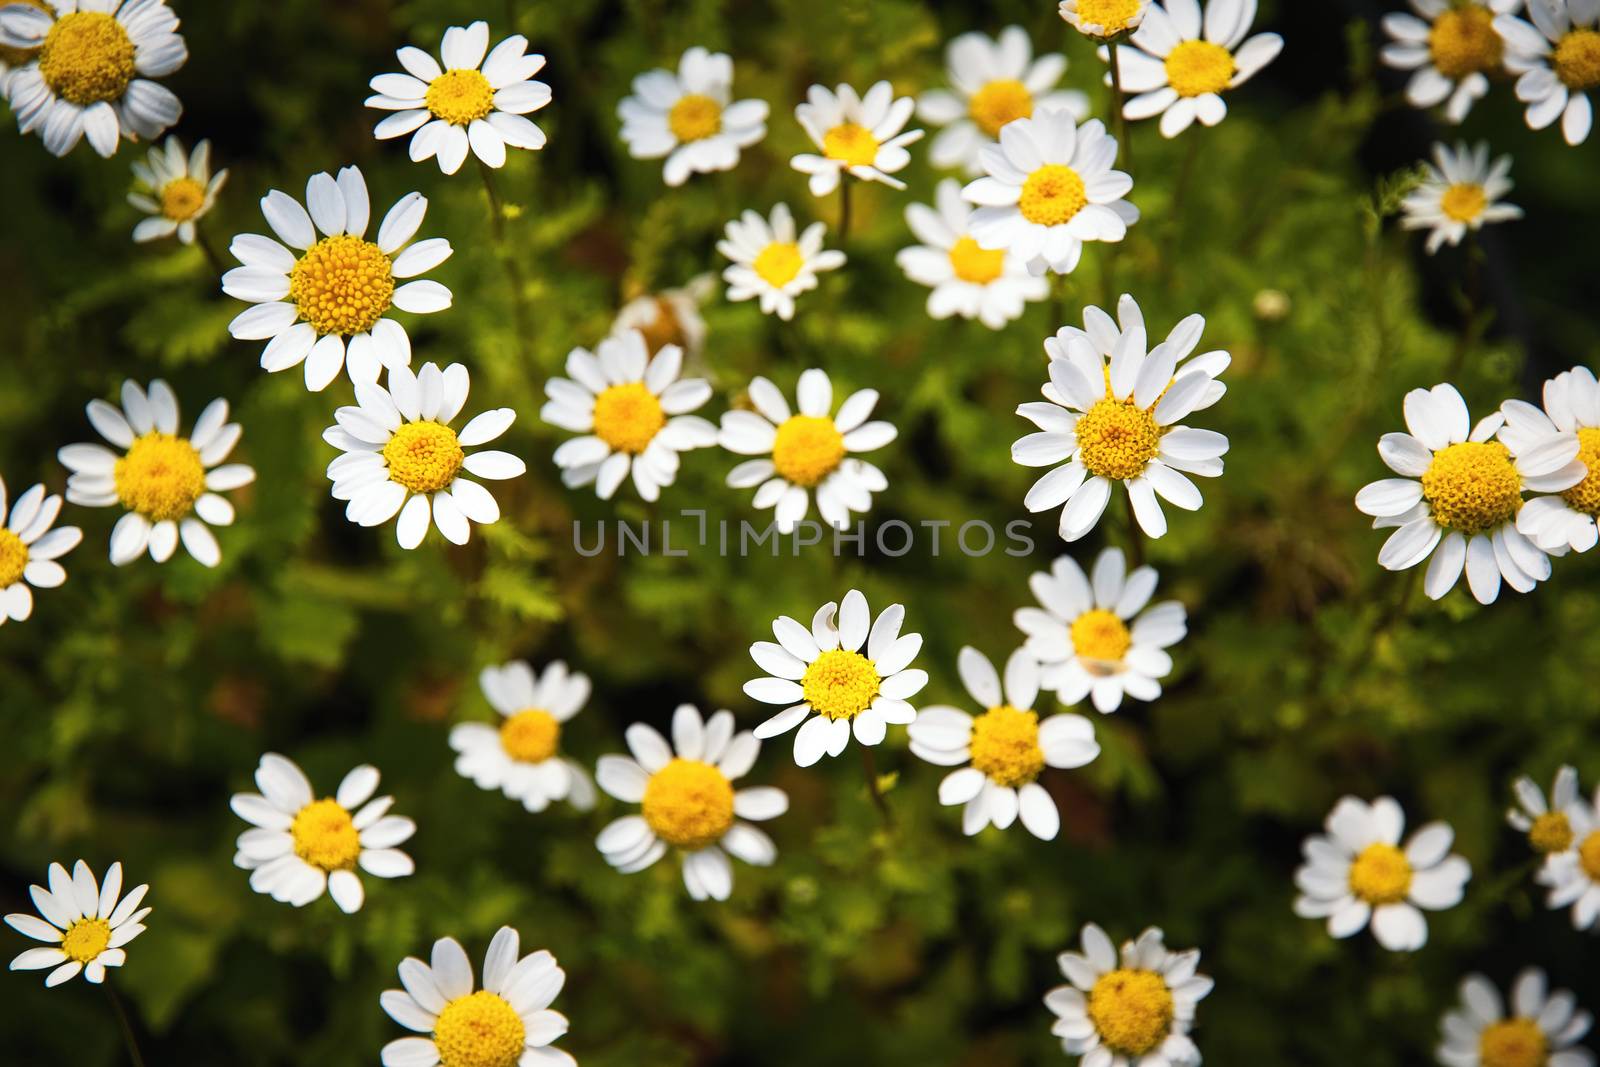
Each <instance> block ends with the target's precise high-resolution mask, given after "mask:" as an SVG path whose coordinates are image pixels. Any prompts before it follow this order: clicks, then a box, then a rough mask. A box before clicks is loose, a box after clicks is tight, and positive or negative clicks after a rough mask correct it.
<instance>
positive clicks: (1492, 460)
mask: <svg viewBox="0 0 1600 1067" xmlns="http://www.w3.org/2000/svg"><path fill="white" fill-rule="evenodd" d="M1405 415H1406V427H1407V429H1409V430H1410V431H1411V432H1410V433H1388V434H1384V435H1383V437H1382V438H1381V439H1380V440H1379V442H1378V455H1379V456H1381V457H1382V458H1383V461H1384V463H1385V464H1387V465H1388V467H1389V469H1390V470H1392V471H1394V472H1395V473H1396V474H1398V475H1401V477H1399V478H1386V479H1384V480H1382V481H1377V482H1373V483H1372V484H1370V485H1368V486H1366V487H1365V488H1363V489H1362V490H1361V492H1360V493H1358V494H1356V507H1358V508H1360V509H1361V511H1362V512H1364V513H1365V514H1367V515H1371V516H1373V517H1374V521H1373V524H1372V525H1373V528H1374V529H1385V528H1395V532H1394V533H1393V534H1391V535H1390V537H1389V540H1388V541H1386V542H1385V543H1384V546H1383V548H1382V550H1380V551H1379V553H1378V563H1379V565H1380V566H1382V567H1384V568H1385V569H1387V570H1391V571H1403V570H1406V569H1407V568H1410V567H1415V566H1416V565H1417V564H1419V563H1421V562H1422V561H1423V560H1425V559H1427V558H1428V556H1429V555H1432V556H1433V562H1432V563H1430V564H1429V565H1428V574H1427V577H1426V579H1425V581H1424V584H1423V588H1424V589H1426V590H1427V593H1428V596H1429V597H1431V598H1432V599H1434V600H1438V599H1439V598H1440V597H1442V596H1444V595H1445V594H1446V593H1448V592H1449V591H1450V590H1451V589H1452V588H1454V587H1455V584H1456V580H1457V579H1459V578H1460V577H1461V571H1462V567H1463V566H1465V568H1466V572H1467V584H1468V586H1469V587H1470V588H1471V589H1472V595H1473V596H1474V597H1476V598H1477V600H1478V602H1479V603H1480V604H1492V603H1494V600H1495V597H1497V596H1499V595H1500V583H1501V579H1502V578H1503V579H1504V580H1505V583H1506V584H1507V585H1509V586H1511V588H1513V589H1515V590H1516V591H1517V592H1519V593H1526V592H1528V591H1529V590H1531V589H1532V588H1533V587H1534V585H1535V584H1537V583H1539V582H1542V581H1544V580H1545V579H1546V578H1548V577H1550V559H1549V557H1548V556H1546V555H1545V553H1544V551H1543V550H1542V549H1540V548H1539V546H1537V545H1535V544H1534V543H1533V542H1532V541H1530V540H1528V538H1527V537H1526V536H1524V535H1523V534H1521V533H1519V532H1518V531H1517V527H1516V519H1517V512H1518V511H1519V510H1521V508H1522V494H1523V491H1524V490H1527V489H1543V490H1546V491H1554V490H1561V489H1567V488H1570V487H1571V486H1572V485H1574V484H1576V483H1577V482H1578V481H1579V480H1581V479H1582V477H1583V474H1582V471H1579V470H1576V468H1575V467H1574V466H1573V464H1572V461H1573V459H1574V458H1575V457H1576V456H1577V454H1578V442H1577V440H1576V439H1574V438H1573V437H1571V436H1570V435H1562V434H1548V435H1538V434H1528V435H1520V434H1518V435H1513V437H1512V439H1511V440H1510V441H1506V440H1504V439H1502V440H1498V441H1497V440H1494V437H1495V434H1496V433H1498V432H1499V430H1500V428H1501V426H1502V425H1503V424H1504V423H1505V416H1504V415H1502V414H1500V413H1499V412H1495V413H1494V414H1492V415H1487V416H1485V417H1484V418H1483V419H1481V420H1479V422H1478V423H1477V425H1476V426H1474V425H1473V424H1472V421H1471V418H1470V416H1469V415H1468V414H1467V404H1466V401H1464V400H1462V399H1461V394H1460V393H1458V392H1457V391H1456V388H1455V386H1453V385H1436V386H1434V387H1433V388H1432V389H1431V390H1430V389H1413V390H1412V391H1411V392H1409V393H1407V394H1406V399H1405ZM1512 445H1515V446H1516V447H1515V450H1513V448H1512V447H1511V446H1512ZM1435 548H1437V549H1438V550H1439V551H1438V552H1437V553H1435V552H1434V549H1435Z"/></svg>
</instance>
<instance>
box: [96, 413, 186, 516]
mask: <svg viewBox="0 0 1600 1067" xmlns="http://www.w3.org/2000/svg"><path fill="white" fill-rule="evenodd" d="M111 480H112V483H113V484H114V485H115V486H116V489H117V499H118V500H121V501H122V506H123V507H125V508H127V509H128V510H129V511H137V512H138V513H139V514H141V515H143V516H144V517H145V518H147V519H149V520H151V521H152V522H168V521H170V520H173V519H181V518H183V517H184V516H185V515H187V514H189V512H190V510H191V509H192V508H193V507H194V502H195V501H196V500H199V499H200V494H201V493H203V492H205V489H206V470H205V467H203V466H201V464H200V453H199V452H196V451H195V448H194V446H193V445H191V444H190V443H189V440H188V438H186V437H174V436H173V435H172V434H170V433H157V432H154V431H152V432H150V433H147V434H145V435H144V436H142V437H140V438H138V439H136V440H135V441H134V442H133V444H131V445H129V446H128V451H127V454H126V455H124V456H123V457H122V458H121V459H119V460H117V463H116V466H115V467H113V468H112V469H111Z"/></svg>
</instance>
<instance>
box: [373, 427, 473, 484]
mask: <svg viewBox="0 0 1600 1067" xmlns="http://www.w3.org/2000/svg"><path fill="white" fill-rule="evenodd" d="M383 458H384V460H385V461H386V462H387V463H388V464H389V480H390V481H394V482H399V483H400V484H401V485H403V486H405V487H406V488H407V489H409V490H411V491H412V492H413V493H436V492H438V491H439V490H440V489H443V488H444V487H445V486H447V485H449V484H450V483H451V482H453V481H455V477H456V472H457V471H459V470H460V469H461V461H462V460H464V459H465V458H466V453H465V452H463V451H461V441H460V440H459V439H458V438H457V437H456V432H455V431H454V430H452V429H451V428H450V427H448V426H446V425H444V424H443V423H439V422H433V421H431V420H424V421H422V422H407V423H404V424H402V425H401V427H400V428H399V429H398V430H396V431H395V432H394V436H393V437H391V438H389V443H388V444H386V445H384V446H383Z"/></svg>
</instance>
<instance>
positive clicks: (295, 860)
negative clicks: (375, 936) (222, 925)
mask: <svg viewBox="0 0 1600 1067" xmlns="http://www.w3.org/2000/svg"><path fill="white" fill-rule="evenodd" d="M256 785H257V786H258V787H259V788H260V789H261V792H260V793H235V794H234V795H233V797H232V799H230V800H229V801H228V806H229V807H231V808H232V809H233V813H234V814H235V815H237V816H239V818H241V819H243V820H244V821H245V822H247V823H249V824H250V825H251V829H249V830H246V831H245V832H244V833H242V834H240V835H239V840H238V842H237V845H236V847H237V848H238V850H239V851H238V852H236V853H234V857H233V865H234V866H235V867H238V868H240V869H241V870H246V871H249V872H250V888H251V889H253V890H255V891H256V892H257V893H263V894H265V895H267V896H269V897H271V898H272V899H273V900H276V901H279V902H281V903H284V904H293V905H294V906H295V907H297V908H302V907H305V906H306V905H307V904H309V903H311V902H312V901H313V900H316V899H317V898H318V897H320V896H322V893H323V890H327V892H328V895H329V896H331V897H332V898H333V902H334V903H335V904H337V905H339V910H340V911H342V912H344V913H346V914H347V915H348V914H353V913H355V912H358V911H360V910H361V902H362V900H363V899H364V897H365V893H364V891H363V890H362V888H361V879H360V877H358V876H357V874H356V868H357V867H359V868H360V869H361V870H363V871H366V872H367V873H368V874H370V875H372V876H373V877H374V878H404V877H406V876H407V875H410V874H412V873H413V872H414V871H415V870H416V864H415V863H413V862H412V859H411V857H410V856H408V855H406V854H405V853H404V852H401V851H400V850H399V849H398V848H396V847H395V846H396V845H400V844H403V843H404V842H406V841H408V840H410V838H411V835H412V834H414V833H416V832H417V824H416V823H414V822H412V821H411V820H410V819H407V818H404V817H402V816H399V815H390V814H388V811H389V808H390V806H391V805H392V804H393V803H394V797H378V798H377V799H376V800H373V799H372V794H373V793H374V792H376V791H377V788H378V769H377V768H376V767H372V766H369V765H366V764H363V765H362V766H360V767H357V768H355V769H354V770H352V771H351V772H350V773H349V774H347V775H345V776H344V780H343V781H341V782H340V783H339V788H338V790H337V791H336V792H335V793H334V795H333V796H331V797H322V798H320V799H318V798H317V796H316V794H315V793H313V792H312V789H311V782H310V781H309V780H308V779H307V778H306V776H305V773H304V772H303V771H301V770H300V768H299V767H298V766H296V765H295V764H294V762H293V761H292V760H289V759H286V758H285V757H283V756H280V755H278V754H277V753H275V752H268V753H267V754H266V755H264V756H262V757H261V763H260V765H259V766H258V767H256Z"/></svg>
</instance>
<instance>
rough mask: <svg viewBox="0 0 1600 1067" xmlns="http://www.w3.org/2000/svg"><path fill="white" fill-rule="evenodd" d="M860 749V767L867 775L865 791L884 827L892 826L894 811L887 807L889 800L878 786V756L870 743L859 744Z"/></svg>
mask: <svg viewBox="0 0 1600 1067" xmlns="http://www.w3.org/2000/svg"><path fill="white" fill-rule="evenodd" d="M858 747H859V748H860V749H861V767H862V769H863V770H864V771H865V772H866V775H867V793H868V794H869V795H871V797H872V804H873V806H874V807H875V808H877V809H878V815H879V816H880V817H882V819H883V825H884V826H885V827H892V826H894V812H893V811H891V810H890V808H889V800H888V798H887V797H885V796H884V795H883V790H881V789H879V788H878V757H877V755H876V754H875V753H874V752H873V751H872V746H871V745H859V746H858Z"/></svg>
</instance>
